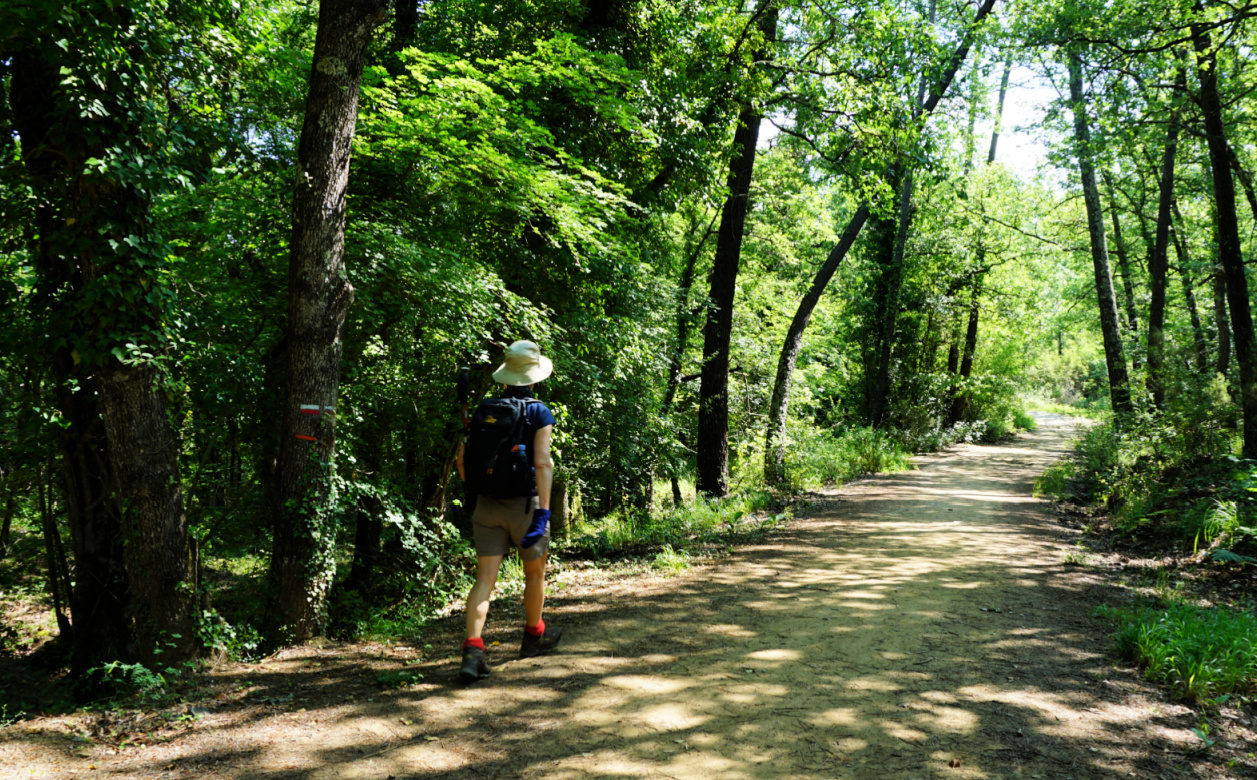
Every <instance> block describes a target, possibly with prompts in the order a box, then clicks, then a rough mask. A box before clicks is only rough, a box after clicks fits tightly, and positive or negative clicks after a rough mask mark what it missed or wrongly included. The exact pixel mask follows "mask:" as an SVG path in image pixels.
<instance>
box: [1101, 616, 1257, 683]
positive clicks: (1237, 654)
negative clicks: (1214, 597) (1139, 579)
mask: <svg viewBox="0 0 1257 780" xmlns="http://www.w3.org/2000/svg"><path fill="white" fill-rule="evenodd" d="M1096 614H1097V615H1098V616H1099V617H1103V618H1106V619H1109V620H1112V621H1113V622H1114V623H1116V624H1117V631H1116V633H1115V634H1114V639H1115V641H1116V646H1117V648H1116V649H1117V653H1118V655H1120V656H1121V657H1122V658H1123V659H1124V660H1126V661H1129V662H1132V663H1135V664H1138V665H1139V666H1141V667H1143V668H1144V670H1145V671H1144V674H1145V676H1146V677H1147V678H1148V679H1149V680H1154V681H1156V682H1161V683H1164V684H1166V685H1168V686H1170V688H1171V689H1173V690H1174V692H1175V693H1177V694H1178V695H1180V696H1182V697H1183V698H1185V699H1189V700H1192V701H1202V700H1206V699H1216V698H1217V697H1219V696H1225V695H1228V694H1231V693H1243V692H1248V691H1252V690H1253V689H1254V687H1255V686H1257V644H1255V643H1257V616H1255V615H1254V614H1253V612H1252V611H1251V610H1231V609H1226V608H1223V607H1198V606H1195V605H1193V604H1183V603H1171V604H1170V605H1169V606H1166V607H1164V608H1157V607H1152V606H1146V605H1145V606H1138V607H1125V608H1123V607H1110V606H1101V607H1098V608H1097V609H1096Z"/></svg>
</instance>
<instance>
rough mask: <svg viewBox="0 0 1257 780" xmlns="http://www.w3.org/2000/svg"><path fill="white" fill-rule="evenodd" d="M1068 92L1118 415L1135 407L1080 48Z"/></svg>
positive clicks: (1072, 58)
mask: <svg viewBox="0 0 1257 780" xmlns="http://www.w3.org/2000/svg"><path fill="white" fill-rule="evenodd" d="M1069 95H1070V102H1071V103H1072V108H1073V112H1074V143H1075V148H1076V154H1077V156H1078V168H1079V171H1080V173H1081V177H1082V193H1083V202H1084V203H1085V204H1086V208H1087V232H1088V235H1089V237H1090V240H1091V263H1092V266H1093V269H1094V271H1095V285H1096V298H1097V301H1098V303H1099V307H1100V331H1101V333H1102V334H1103V336H1104V362H1105V365H1106V367H1107V369H1108V374H1109V398H1110V400H1111V402H1112V405H1113V411H1114V412H1116V413H1117V414H1118V415H1119V416H1125V415H1127V414H1129V413H1130V412H1131V411H1132V406H1131V400H1130V382H1129V379H1128V378H1127V373H1126V356H1125V353H1124V350H1123V349H1122V334H1121V328H1120V326H1119V325H1118V320H1117V301H1116V300H1115V298H1114V295H1113V273H1112V271H1111V270H1110V269H1109V253H1108V248H1107V247H1106V246H1105V244H1104V214H1103V213H1102V212H1101V211H1100V193H1099V191H1098V188H1097V187H1096V176H1095V165H1094V164H1093V162H1092V151H1091V129H1090V127H1089V126H1088V124H1087V109H1086V103H1085V102H1084V97H1083V91H1082V59H1081V57H1079V55H1078V53H1077V52H1070V53H1069Z"/></svg>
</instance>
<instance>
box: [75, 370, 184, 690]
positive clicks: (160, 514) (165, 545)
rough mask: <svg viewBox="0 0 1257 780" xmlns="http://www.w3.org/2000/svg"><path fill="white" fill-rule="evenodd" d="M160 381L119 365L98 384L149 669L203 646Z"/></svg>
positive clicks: (136, 620) (141, 651)
mask: <svg viewBox="0 0 1257 780" xmlns="http://www.w3.org/2000/svg"><path fill="white" fill-rule="evenodd" d="M159 381H160V377H159V376H158V372H157V369H156V368H155V367H154V366H153V365H152V364H151V363H140V364H132V365H122V364H115V365H112V366H111V367H110V368H107V369H106V370H104V371H102V372H101V375H100V385H99V388H100V389H99V392H100V399H101V421H102V422H103V423H104V428H105V437H106V439H107V440H108V441H109V443H110V447H109V456H110V458H109V459H110V465H111V467H112V468H111V471H112V473H113V488H114V496H116V497H117V499H118V500H119V501H120V502H121V504H122V527H123V532H124V533H125V535H126V545H125V547H124V560H125V561H126V567H127V576H128V580H129V582H130V587H131V600H132V613H131V620H132V621H133V625H134V632H135V635H134V640H135V643H136V649H137V658H138V660H139V661H140V662H141V663H143V664H145V665H146V666H150V667H156V666H157V665H158V664H161V665H163V666H168V665H170V664H172V663H176V662H178V661H182V660H184V659H187V658H191V657H193V656H195V655H196V654H197V652H198V649H199V644H200V640H199V638H198V633H197V594H196V588H195V583H196V576H195V569H194V567H193V559H192V545H191V541H190V539H189V537H188V523H187V518H186V516H185V515H184V512H183V488H182V485H181V482H180V479H179V448H178V444H177V442H176V440H175V435H174V431H173V430H172V429H171V427H170V422H169V420H168V415H167V405H166V391H165V389H164V388H162V387H160V386H159V384H158V383H159Z"/></svg>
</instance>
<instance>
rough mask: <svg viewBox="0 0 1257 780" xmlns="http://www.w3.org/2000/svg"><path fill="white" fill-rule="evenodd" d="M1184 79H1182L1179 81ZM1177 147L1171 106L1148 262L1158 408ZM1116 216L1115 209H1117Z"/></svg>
mask: <svg viewBox="0 0 1257 780" xmlns="http://www.w3.org/2000/svg"><path fill="white" fill-rule="evenodd" d="M1180 76H1181V71H1180ZM1180 83H1181V82H1180ZM1177 150H1178V110H1177V109H1176V108H1175V109H1171V111H1170V121H1169V124H1168V125H1167V127H1166V131H1165V148H1164V151H1163V152H1162V155H1161V177H1160V183H1159V185H1158V198H1157V229H1156V238H1155V242H1154V244H1153V247H1152V257H1151V259H1150V261H1149V263H1148V289H1149V292H1150V293H1151V301H1150V302H1149V304H1148V380H1147V381H1148V392H1149V393H1150V394H1151V395H1152V403H1153V405H1155V406H1156V408H1157V409H1159V410H1163V409H1164V408H1165V285H1166V276H1167V274H1168V269H1169V267H1170V259H1169V242H1170V222H1171V217H1172V214H1171V206H1172V205H1173V203H1174V156H1175V154H1176V153H1177ZM1114 216H1115V217H1116V212H1115V213H1114Z"/></svg>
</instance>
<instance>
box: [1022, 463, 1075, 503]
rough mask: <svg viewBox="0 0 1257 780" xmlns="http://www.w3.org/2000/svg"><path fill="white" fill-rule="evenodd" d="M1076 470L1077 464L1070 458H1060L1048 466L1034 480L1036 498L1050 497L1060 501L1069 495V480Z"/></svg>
mask: <svg viewBox="0 0 1257 780" xmlns="http://www.w3.org/2000/svg"><path fill="white" fill-rule="evenodd" d="M1077 471H1078V464H1077V463H1075V462H1074V461H1072V460H1061V461H1057V462H1056V463H1053V464H1052V465H1051V466H1048V468H1047V470H1046V471H1044V472H1043V473H1042V474H1040V475H1039V476H1038V477H1037V478H1036V479H1035V481H1034V491H1033V492H1034V496H1035V497H1036V498H1051V499H1053V500H1055V501H1060V500H1061V499H1063V498H1065V496H1067V495H1069V493H1070V491H1069V481H1070V480H1071V479H1073V478H1074V475H1075V473H1077Z"/></svg>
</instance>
